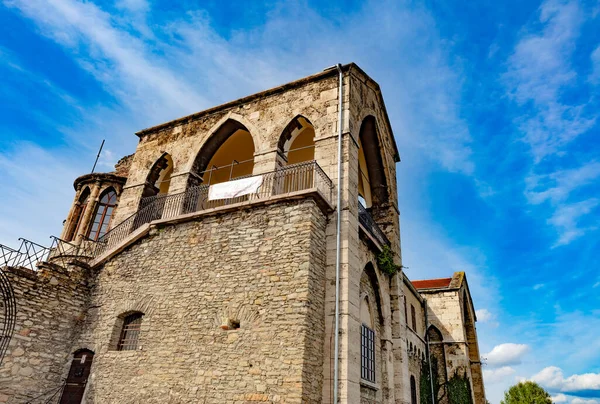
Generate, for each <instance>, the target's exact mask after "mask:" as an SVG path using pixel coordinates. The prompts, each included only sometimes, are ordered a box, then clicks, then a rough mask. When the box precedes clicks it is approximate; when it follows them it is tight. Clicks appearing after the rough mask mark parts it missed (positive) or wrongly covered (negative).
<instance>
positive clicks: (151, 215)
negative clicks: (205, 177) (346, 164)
mask: <svg viewBox="0 0 600 404" xmlns="http://www.w3.org/2000/svg"><path fill="white" fill-rule="evenodd" d="M260 175H261V176H262V185H261V186H260V188H259V189H258V191H257V192H256V193H254V194H250V195H244V196H240V197H237V198H230V199H218V200H209V199H208V191H209V188H210V187H209V185H199V186H196V187H192V188H190V189H188V190H187V191H185V192H182V193H178V194H171V195H164V196H162V195H161V196H153V197H149V198H144V200H142V201H141V203H140V206H141V208H140V209H139V210H138V211H137V212H136V213H134V214H133V215H131V216H130V217H128V218H127V219H125V220H124V221H123V222H121V223H119V224H118V225H117V226H116V227H114V228H112V229H111V230H110V231H109V232H108V233H106V234H105V235H104V236H102V237H100V238H99V239H98V241H97V242H91V241H84V242H83V243H82V247H81V252H80V254H81V255H82V256H88V257H90V258H96V257H99V256H101V255H102V254H104V253H105V252H106V251H108V250H110V249H112V248H114V247H116V246H117V245H119V244H120V243H121V242H122V241H123V240H124V239H126V238H127V236H129V235H130V234H131V233H133V232H134V231H135V230H136V229H138V228H140V227H141V226H142V225H144V224H146V223H150V222H152V221H154V220H158V219H172V218H176V217H178V216H181V215H184V214H188V213H193V212H200V211H203V210H207V209H212V208H216V207H220V206H227V205H232V204H235V203H240V202H248V201H260V200H265V199H268V198H271V197H273V196H278V195H285V194H290V193H293V192H298V191H305V190H309V189H316V190H318V191H319V192H320V193H321V194H322V195H323V196H324V197H325V198H326V199H327V201H328V202H329V203H331V200H332V197H331V195H332V189H333V185H332V182H331V179H329V177H328V176H327V174H325V172H324V171H323V170H322V169H321V167H320V166H319V165H318V164H317V163H316V162H315V161H310V162H305V163H299V164H295V165H291V166H287V167H284V168H281V169H279V170H276V171H272V172H269V173H265V174H260ZM249 177H253V176H246V177H238V178H235V179H234V180H238V179H241V178H249Z"/></svg>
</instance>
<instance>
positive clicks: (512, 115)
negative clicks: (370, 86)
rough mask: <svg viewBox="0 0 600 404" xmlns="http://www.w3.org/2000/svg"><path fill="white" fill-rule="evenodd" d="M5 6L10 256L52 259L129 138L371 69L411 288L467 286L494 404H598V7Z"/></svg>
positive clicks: (46, 2) (3, 85)
mask: <svg viewBox="0 0 600 404" xmlns="http://www.w3.org/2000/svg"><path fill="white" fill-rule="evenodd" d="M171 3H173V2H170V1H152V0H122V1H118V0H117V1H114V2H113V1H106V2H100V1H96V2H91V1H87V2H79V1H75V0H5V1H3V3H2V5H1V6H0V77H2V81H1V82H0V100H1V103H0V134H1V135H0V173H1V174H2V175H1V176H0V187H1V189H2V190H3V192H2V193H1V194H0V206H2V209H1V210H0V230H1V231H0V243H3V244H8V245H16V239H17V238H18V237H26V238H31V239H34V240H36V241H39V242H42V243H47V242H48V240H49V239H48V236H49V235H50V234H55V235H56V234H59V233H60V230H61V222H62V220H63V219H64V217H65V216H66V214H67V210H68V208H69V206H70V204H71V202H72V198H73V189H72V181H73V179H74V178H75V177H77V176H78V175H80V174H83V173H86V172H89V170H90V169H91V166H92V164H93V161H94V157H95V154H96V151H97V148H98V146H99V144H100V142H101V141H102V139H106V148H105V153H104V154H103V157H102V159H101V161H100V167H99V168H100V169H102V170H105V171H109V170H110V169H111V168H112V165H113V164H114V163H115V162H116V160H118V158H119V157H120V156H122V155H125V154H129V153H132V152H133V151H134V150H135V146H136V140H137V138H136V137H135V135H134V132H135V131H137V130H139V129H142V128H145V127H149V126H152V125H155V124H158V123H161V122H164V121H167V120H171V119H174V118H177V117H180V116H183V115H186V114H189V113H192V112H196V111H199V110H202V109H205V108H207V107H210V106H212V105H216V104H219V103H222V102H225V101H228V100H232V99H235V98H238V97H241V96H244V95H248V94H251V93H254V92H257V91H260V90H263V89H266V88H269V87H272V86H275V85H278V84H282V83H285V82H287V81H291V80H294V79H297V78H300V77H303V76H306V75H309V74H312V73H316V72H318V71H320V70H322V69H323V68H326V67H328V66H331V65H333V64H335V63H338V62H340V63H348V62H351V61H353V62H356V63H357V64H359V65H360V66H361V67H362V68H363V69H364V70H365V71H366V72H367V73H368V74H370V75H371V76H372V77H373V78H374V79H375V80H377V81H378V82H379V83H380V85H381V88H382V90H383V94H384V97H385V100H386V104H387V107H388V112H389V115H390V119H391V122H392V125H393V127H394V131H395V134H396V137H397V142H398V146H399V149H400V153H401V156H402V163H400V164H399V166H398V183H399V193H400V195H399V197H400V209H401V214H402V216H401V220H402V223H401V225H402V248H403V255H404V265H406V266H408V267H409V269H408V270H407V272H408V274H409V276H410V277H411V278H413V279H421V278H429V277H445V276H450V275H451V273H452V272H453V271H463V270H464V271H466V272H467V277H468V280H469V283H470V286H471V290H472V293H473V295H474V299H475V305H476V308H477V309H478V317H479V322H478V332H479V339H480V345H481V351H482V353H483V356H484V357H485V358H486V362H487V364H486V366H485V379H486V390H487V393H488V396H489V399H490V401H491V402H492V404H498V403H499V401H500V399H501V397H502V393H503V391H504V390H505V389H506V388H507V387H508V386H510V385H511V384H513V383H515V381H517V380H521V379H524V378H525V379H534V380H537V381H538V382H540V383H541V384H542V385H543V386H545V387H546V388H547V389H548V390H550V391H551V393H552V395H553V396H554V398H555V402H557V403H571V404H598V403H600V338H598V333H599V332H600V273H599V271H598V269H599V266H600V265H599V264H600V258H599V254H598V251H599V249H600V242H599V239H600V238H599V235H600V231H599V229H598V228H599V225H600V223H599V220H598V217H599V213H600V195H599V191H600V185H599V179H600V155H599V153H598V150H599V148H598V144H599V141H600V137H599V134H600V122H599V120H598V115H599V114H600V112H599V111H600V108H599V107H600V101H599V99H598V94H599V89H600V3H598V2H593V1H589V2H586V1H577V0H573V1H569V2H562V1H541V2H540V1H513V0H508V1H504V2H491V1H487V0H483V1H475V2H454V1H450V0H446V1H425V2H422V3H412V2H405V3H404V2H398V1H393V2H385V1H378V2H361V1H351V2H336V1H328V2H324V3H325V4H321V2H318V1H304V2H294V3H292V2H287V3H284V2H265V3H264V4H258V2H235V1H232V2H222V1H203V2H194V1H190V0H186V1H180V2H178V4H179V6H177V7H175V6H173V5H172V4H171Z"/></svg>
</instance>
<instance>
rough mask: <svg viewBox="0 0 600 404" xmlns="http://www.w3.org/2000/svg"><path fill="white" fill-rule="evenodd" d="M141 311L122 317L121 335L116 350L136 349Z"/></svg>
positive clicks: (140, 323) (140, 324)
mask: <svg viewBox="0 0 600 404" xmlns="http://www.w3.org/2000/svg"><path fill="white" fill-rule="evenodd" d="M143 316H144V315H143V314H142V313H134V314H130V315H129V316H127V317H125V318H124V319H123V328H122V330H121V337H120V338H119V344H118V345H117V351H133V350H136V349H137V346H138V340H139V338H140V328H141V326H142V317H143Z"/></svg>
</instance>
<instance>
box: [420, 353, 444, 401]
mask: <svg viewBox="0 0 600 404" xmlns="http://www.w3.org/2000/svg"><path fill="white" fill-rule="evenodd" d="M431 374H432V375H433V383H432V382H431V379H430V377H429V362H427V361H422V362H421V383H420V386H419V390H420V393H421V394H420V397H421V404H438V403H439V402H440V400H441V399H443V398H444V397H445V396H446V389H445V386H444V385H443V384H440V380H439V378H438V363H437V359H436V358H435V357H432V358H431ZM432 384H433V392H432V391H431V386H432ZM432 397H435V401H432Z"/></svg>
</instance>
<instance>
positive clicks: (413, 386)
mask: <svg viewBox="0 0 600 404" xmlns="http://www.w3.org/2000/svg"><path fill="white" fill-rule="evenodd" d="M410 404H417V382H416V381H415V377H414V376H411V377H410Z"/></svg>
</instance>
